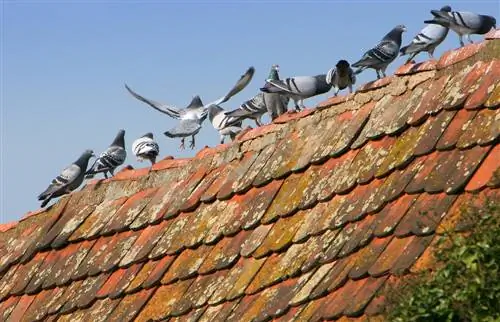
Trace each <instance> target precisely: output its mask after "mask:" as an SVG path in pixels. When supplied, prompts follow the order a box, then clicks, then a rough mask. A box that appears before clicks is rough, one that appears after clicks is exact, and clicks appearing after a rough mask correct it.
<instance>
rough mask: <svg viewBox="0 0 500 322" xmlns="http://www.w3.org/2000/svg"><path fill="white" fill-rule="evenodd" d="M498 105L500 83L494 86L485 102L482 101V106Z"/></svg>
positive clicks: (499, 103) (499, 100) (492, 106)
mask: <svg viewBox="0 0 500 322" xmlns="http://www.w3.org/2000/svg"><path fill="white" fill-rule="evenodd" d="M498 105H500V84H498V85H497V86H496V87H495V89H494V90H493V91H492V92H491V94H490V96H489V97H488V99H487V100H486V102H484V106H485V107H487V108H494V107H497V106H498Z"/></svg>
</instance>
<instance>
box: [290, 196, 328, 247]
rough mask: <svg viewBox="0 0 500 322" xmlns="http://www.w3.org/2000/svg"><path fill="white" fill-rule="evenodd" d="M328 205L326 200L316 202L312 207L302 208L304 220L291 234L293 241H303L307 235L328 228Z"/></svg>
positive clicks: (318, 232)
mask: <svg viewBox="0 0 500 322" xmlns="http://www.w3.org/2000/svg"><path fill="white" fill-rule="evenodd" d="M328 205H329V203H328V202H322V203H318V204H316V205H315V206H314V208H312V209H308V210H302V211H303V212H304V213H305V215H304V220H303V221H302V223H301V224H300V226H299V228H298V229H297V231H296V233H295V235H294V236H293V239H292V241H293V242H294V243H299V242H303V241H304V240H305V239H307V238H308V237H309V236H313V235H317V234H320V233H322V232H324V231H325V230H326V229H328V227H329V220H327V219H328V215H329V212H328Z"/></svg>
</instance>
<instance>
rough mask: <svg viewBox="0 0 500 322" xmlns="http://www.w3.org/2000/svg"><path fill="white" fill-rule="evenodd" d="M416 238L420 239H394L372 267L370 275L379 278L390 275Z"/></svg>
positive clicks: (369, 271)
mask: <svg viewBox="0 0 500 322" xmlns="http://www.w3.org/2000/svg"><path fill="white" fill-rule="evenodd" d="M414 238H418V237H416V236H412V237H406V238H393V239H392V240H391V242H390V243H389V245H387V247H386V248H385V249H384V251H383V252H382V254H380V256H379V258H378V259H377V261H376V262H375V263H374V264H373V265H372V267H370V269H369V270H368V274H370V276H372V277H379V276H383V275H385V274H386V273H388V272H389V271H390V270H391V269H392V267H393V266H394V265H395V264H396V262H397V260H398V259H399V258H400V256H401V255H402V254H403V252H404V250H405V249H406V248H407V247H408V245H410V244H411V243H412V241H413V239H414Z"/></svg>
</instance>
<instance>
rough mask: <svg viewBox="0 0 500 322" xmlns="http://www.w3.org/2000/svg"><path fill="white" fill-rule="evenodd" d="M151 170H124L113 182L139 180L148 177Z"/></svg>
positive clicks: (116, 175) (114, 177) (117, 174)
mask: <svg viewBox="0 0 500 322" xmlns="http://www.w3.org/2000/svg"><path fill="white" fill-rule="evenodd" d="M149 171H150V168H142V169H134V168H132V169H127V168H124V169H122V170H120V171H119V172H117V173H116V174H115V175H114V176H113V178H111V180H138V179H140V178H142V177H146V176H147V175H148V174H149Z"/></svg>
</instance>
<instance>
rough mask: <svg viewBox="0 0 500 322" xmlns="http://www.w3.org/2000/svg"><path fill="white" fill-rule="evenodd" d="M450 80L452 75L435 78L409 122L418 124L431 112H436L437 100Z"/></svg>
mask: <svg viewBox="0 0 500 322" xmlns="http://www.w3.org/2000/svg"><path fill="white" fill-rule="evenodd" d="M449 80H450V76H447V75H443V76H441V77H440V78H438V79H436V80H434V81H433V82H432V83H431V84H430V87H429V89H428V90H427V91H425V93H424V94H423V96H422V99H421V102H420V105H418V107H416V108H415V110H414V111H413V114H412V115H410V117H409V119H408V124H410V125H417V124H420V123H422V122H423V121H424V120H425V118H426V117H427V116H428V115H430V114H431V113H436V112H437V111H436V102H437V99H438V97H439V96H440V95H441V93H442V91H443V90H444V89H445V86H446V84H447V83H448V81H449Z"/></svg>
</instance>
